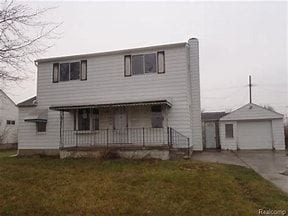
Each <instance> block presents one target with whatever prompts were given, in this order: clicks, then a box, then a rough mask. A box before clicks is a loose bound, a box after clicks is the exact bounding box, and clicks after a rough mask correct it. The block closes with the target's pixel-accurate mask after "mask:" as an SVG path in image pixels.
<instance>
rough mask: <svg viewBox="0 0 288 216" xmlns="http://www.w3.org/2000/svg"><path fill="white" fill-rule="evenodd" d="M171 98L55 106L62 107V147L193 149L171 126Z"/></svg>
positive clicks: (85, 149)
mask: <svg viewBox="0 0 288 216" xmlns="http://www.w3.org/2000/svg"><path fill="white" fill-rule="evenodd" d="M171 107H172V103H171V102H169V101H168V100H150V101H136V102H135V101H134V102H122V103H105V104H82V105H60V106H52V107H50V109H52V110H56V111H60V148H61V149H65V150H71V151H74V150H77V151H81V150H83V151H87V150H90V151H91V150H97V149H130V150H131V149H146V150H147V149H151V150H153V149H157V150H161V149H166V150H167V149H168V150H169V149H172V148H174V149H177V148H185V149H190V141H189V138H187V137H186V136H184V135H182V134H181V133H179V132H178V131H176V130H175V129H174V128H172V127H169V124H168V122H169V119H168V112H169V109H170V108H171Z"/></svg>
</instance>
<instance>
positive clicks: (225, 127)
mask: <svg viewBox="0 0 288 216" xmlns="http://www.w3.org/2000/svg"><path fill="white" fill-rule="evenodd" d="M220 143H221V149H223V150H241V149H242V150H257V149H258V150H260V149H270V150H274V149H275V150H285V142H284V125H283V115H282V114H279V113H277V112H274V111H271V110H268V109H266V108H263V107H261V106H259V105H256V104H253V103H249V104H246V105H245V106H243V107H240V108H239V109H237V110H235V111H233V112H231V113H229V114H228V115H226V116H224V117H222V118H220Z"/></svg>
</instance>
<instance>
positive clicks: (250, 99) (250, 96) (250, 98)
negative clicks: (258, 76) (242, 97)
mask: <svg viewBox="0 0 288 216" xmlns="http://www.w3.org/2000/svg"><path fill="white" fill-rule="evenodd" d="M249 103H252V84H251V75H249Z"/></svg>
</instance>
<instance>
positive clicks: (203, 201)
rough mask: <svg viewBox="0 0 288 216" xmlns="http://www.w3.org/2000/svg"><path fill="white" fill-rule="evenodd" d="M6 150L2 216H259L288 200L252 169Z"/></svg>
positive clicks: (0, 187) (1, 157)
mask: <svg viewBox="0 0 288 216" xmlns="http://www.w3.org/2000/svg"><path fill="white" fill-rule="evenodd" d="M13 153H14V152H9V153H7V152H3V151H2V152H0V215H37V216H38V215H155V216H156V215H157V216H158V215H165V216H166V215H180V216H182V215H258V209H259V208H261V209H264V208H269V209H286V210H287V211H288V209H287V208H288V196H287V195H285V194H284V193H282V192H281V191H280V190H278V189H277V188H276V187H274V186H273V185H272V184H270V183H269V182H267V181H266V180H264V179H263V178H262V177H260V176H259V175H257V174H256V173H255V172H254V171H253V170H250V169H247V168H243V167H239V166H232V165H231V166H230V165H222V164H215V163H204V162H195V161H127V160H106V161H99V160H98V161H97V160H88V159H77V160H76V159H75V160H72V159H71V160H60V159H56V158H39V157H33V158H15V157H12V158H11V157H9V154H13Z"/></svg>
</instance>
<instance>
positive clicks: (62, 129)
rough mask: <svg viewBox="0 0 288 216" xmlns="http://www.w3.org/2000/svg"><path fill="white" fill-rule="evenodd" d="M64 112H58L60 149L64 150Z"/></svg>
mask: <svg viewBox="0 0 288 216" xmlns="http://www.w3.org/2000/svg"><path fill="white" fill-rule="evenodd" d="M63 138H64V111H62V110H61V111H60V149H63V148H64V139H63Z"/></svg>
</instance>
